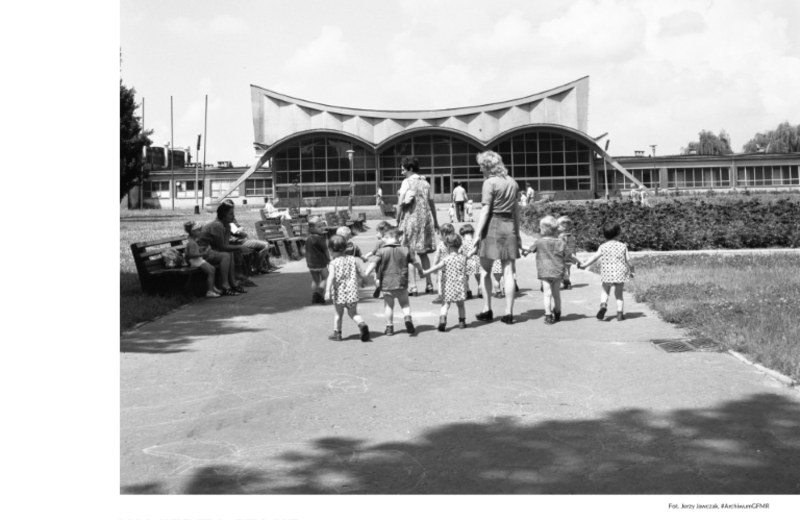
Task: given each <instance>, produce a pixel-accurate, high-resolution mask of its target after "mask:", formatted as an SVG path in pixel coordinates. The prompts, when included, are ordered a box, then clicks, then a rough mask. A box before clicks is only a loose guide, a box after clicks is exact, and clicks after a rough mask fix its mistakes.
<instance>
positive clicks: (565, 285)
mask: <svg viewBox="0 0 800 520" xmlns="http://www.w3.org/2000/svg"><path fill="white" fill-rule="evenodd" d="M561 288H562V289H564V290H565V291H569V290H570V289H572V282H570V281H569V280H564V281H563V282H561Z"/></svg>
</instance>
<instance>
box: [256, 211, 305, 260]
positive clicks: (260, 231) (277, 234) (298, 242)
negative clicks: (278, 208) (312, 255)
mask: <svg viewBox="0 0 800 520" xmlns="http://www.w3.org/2000/svg"><path fill="white" fill-rule="evenodd" d="M255 226H256V235H257V236H258V239H259V240H262V241H264V242H269V243H270V244H273V245H275V246H276V247H277V248H278V251H279V252H280V255H281V256H282V257H283V258H286V259H287V260H292V259H293V258H292V257H293V253H294V250H295V249H296V250H297V255H298V256H302V255H303V253H304V251H303V247H304V246H305V242H306V237H305V235H304V236H302V237H298V236H293V235H294V233H292V234H291V235H290V234H289V231H288V230H287V229H286V227H284V226H283V225H281V224H274V223H271V222H265V221H263V220H259V221H258V222H256V224H255Z"/></svg>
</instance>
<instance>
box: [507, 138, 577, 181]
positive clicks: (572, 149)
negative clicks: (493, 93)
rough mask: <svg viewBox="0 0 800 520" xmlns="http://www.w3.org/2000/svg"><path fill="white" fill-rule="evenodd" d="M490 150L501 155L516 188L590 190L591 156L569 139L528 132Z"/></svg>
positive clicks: (574, 140) (575, 141)
mask: <svg viewBox="0 0 800 520" xmlns="http://www.w3.org/2000/svg"><path fill="white" fill-rule="evenodd" d="M492 150H494V151H495V152H497V153H499V154H500V156H502V158H503V162H504V163H505V165H506V167H507V168H508V171H509V173H510V174H511V176H512V177H514V179H516V180H517V182H518V183H519V184H520V187H523V186H524V185H525V183H530V185H531V187H532V188H533V189H534V190H536V191H551V190H552V191H578V190H587V191H588V190H590V189H591V185H592V178H591V171H592V170H591V159H592V154H591V153H590V152H589V147H588V146H587V145H585V144H583V143H581V142H579V141H578V140H576V139H573V138H572V137H567V136H565V135H562V134H559V133H555V132H540V131H531V132H526V133H524V134H521V135H517V136H515V137H512V138H510V139H507V140H505V141H502V142H500V143H498V144H497V145H496V146H494V147H493V148H492Z"/></svg>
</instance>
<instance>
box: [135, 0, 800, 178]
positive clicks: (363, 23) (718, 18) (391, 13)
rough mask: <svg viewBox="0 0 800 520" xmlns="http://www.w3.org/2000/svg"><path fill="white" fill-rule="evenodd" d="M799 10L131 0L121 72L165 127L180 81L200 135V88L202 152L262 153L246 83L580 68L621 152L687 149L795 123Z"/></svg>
mask: <svg viewBox="0 0 800 520" xmlns="http://www.w3.org/2000/svg"><path fill="white" fill-rule="evenodd" d="M799 25H800V2H798V1H797V0H761V1H759V2H752V1H742V0H739V1H707V0H691V1H684V0H673V1H670V2H656V1H615V0H568V1H560V2H555V1H552V0H549V1H538V0H535V1H532V0H525V1H516V0H494V1H492V2H486V1H480V2H478V1H463V0H461V1H450V0H444V1H436V0H395V1H380V2H379V1H360V0H354V1H341V2H331V1H311V0H308V1H303V0H295V1H292V2H288V1H253V0H230V1H226V2H217V1H209V0H193V1H182V0H170V1H168V2H163V1H160V0H159V1H151V0H122V1H121V3H120V47H121V53H122V63H121V76H122V81H123V83H124V84H125V85H126V86H129V87H134V88H135V89H136V92H137V101H138V102H139V103H141V100H142V98H144V100H145V103H144V104H145V110H144V116H145V126H146V128H148V129H153V130H154V134H153V136H152V139H153V141H154V144H157V145H164V144H166V143H167V142H170V141H171V137H170V96H172V100H173V101H172V103H173V121H174V123H173V126H174V142H175V145H176V146H179V147H188V146H191V147H192V149H194V147H195V145H196V141H197V135H198V134H202V133H203V119H204V110H205V108H204V104H205V96H206V95H207V96H208V133H207V136H206V137H204V139H203V142H204V143H206V142H207V144H208V148H207V149H206V150H205V153H206V162H209V163H215V162H216V161H223V160H229V161H233V163H234V165H236V166H244V165H247V164H252V163H253V162H254V161H255V152H254V150H253V147H252V143H253V140H254V135H253V124H252V109H251V104H250V85H251V84H252V85H257V86H260V87H264V88H266V89H270V90H274V91H276V92H279V93H282V94H287V95H290V96H293V97H297V98H301V99H305V100H309V101H316V102H319V103H323V104H328V105H339V106H346V107H354V108H371V109H390V110H406V109H439V108H452V107H460V106H470V105H478V104H485V103H491V102H497V101H505V100H509V99H515V98H520V97H524V96H527V95H530V94H535V93H538V92H542V91H545V90H548V89H550V88H553V87H556V86H559V85H563V84H565V83H568V82H570V81H573V80H576V79H579V78H582V77H584V76H589V77H590V85H589V87H590V91H589V92H590V93H589V132H588V133H589V134H590V135H592V136H599V135H601V134H603V133H606V132H608V136H607V139H610V143H609V148H608V150H609V152H610V153H611V154H612V155H617V156H624V155H633V154H634V151H636V150H644V151H645V152H646V154H650V153H651V147H650V146H651V145H656V154H657V155H670V154H678V153H680V151H681V148H682V147H685V146H686V145H687V144H688V143H689V142H690V141H693V140H696V139H697V135H698V133H699V132H700V131H701V130H710V131H713V132H715V133H719V132H720V130H722V129H725V130H726V131H727V132H728V133H729V134H730V135H731V138H732V146H733V149H734V151H736V152H740V151H741V149H742V146H743V145H744V144H745V143H746V142H747V141H748V140H749V139H750V138H752V137H753V136H754V135H755V134H756V133H757V132H764V131H766V130H770V129H773V128H775V127H776V126H777V125H778V124H779V123H781V122H783V121H789V122H790V123H792V124H800V95H798V92H800V31H798V26H799ZM140 114H141V109H140ZM604 141H605V139H604V140H603V142H604ZM203 146H204V147H205V144H204V145H203ZM202 151H203V150H201V154H202Z"/></svg>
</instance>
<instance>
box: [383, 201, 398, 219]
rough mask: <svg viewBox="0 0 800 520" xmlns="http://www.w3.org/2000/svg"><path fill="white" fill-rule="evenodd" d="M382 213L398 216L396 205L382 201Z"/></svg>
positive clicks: (386, 215) (387, 215)
mask: <svg viewBox="0 0 800 520" xmlns="http://www.w3.org/2000/svg"><path fill="white" fill-rule="evenodd" d="M381 214H382V215H383V216H384V217H392V218H397V210H396V209H395V207H394V206H391V205H389V204H386V203H385V202H381Z"/></svg>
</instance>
